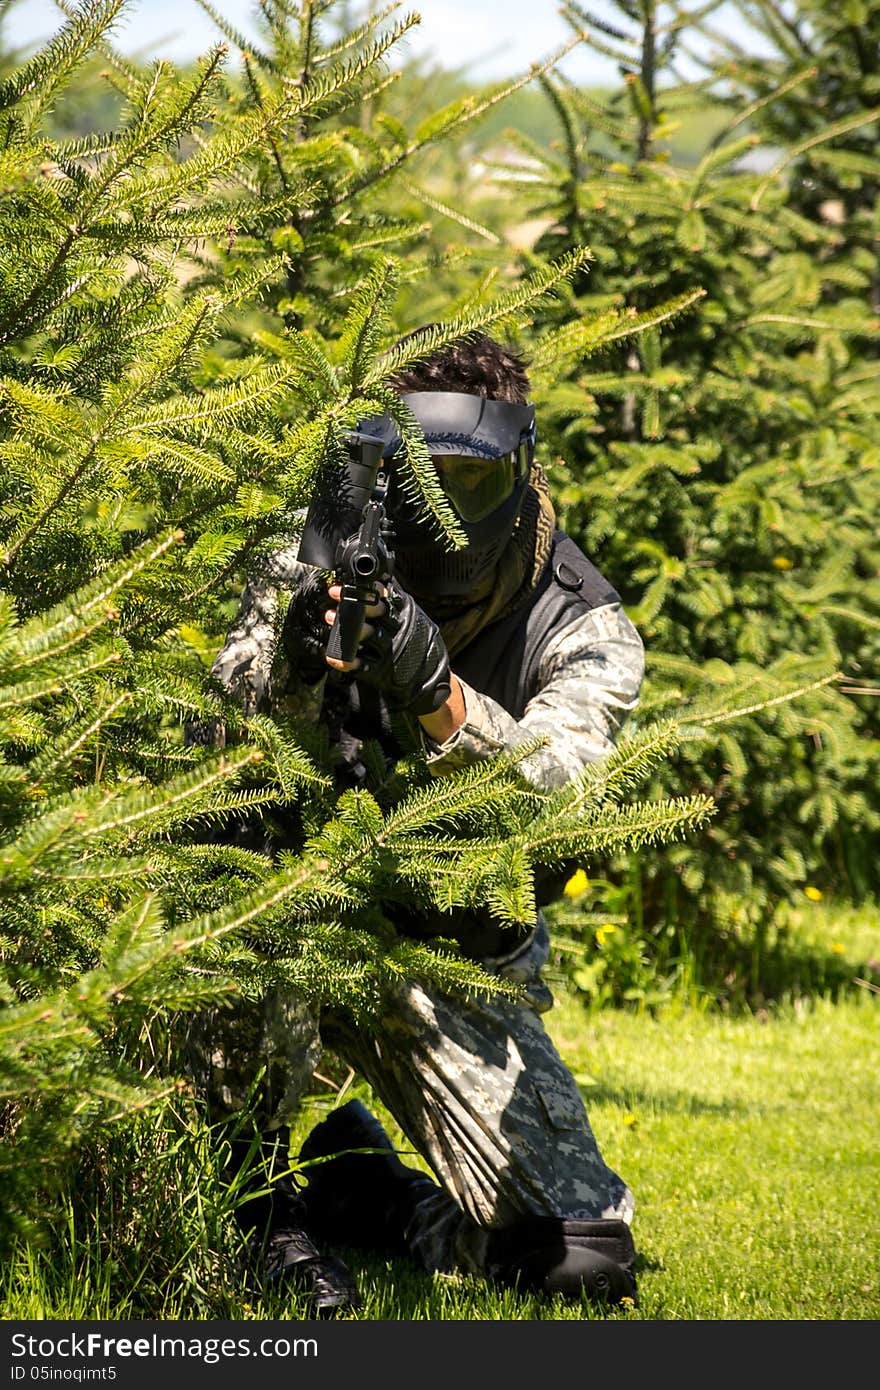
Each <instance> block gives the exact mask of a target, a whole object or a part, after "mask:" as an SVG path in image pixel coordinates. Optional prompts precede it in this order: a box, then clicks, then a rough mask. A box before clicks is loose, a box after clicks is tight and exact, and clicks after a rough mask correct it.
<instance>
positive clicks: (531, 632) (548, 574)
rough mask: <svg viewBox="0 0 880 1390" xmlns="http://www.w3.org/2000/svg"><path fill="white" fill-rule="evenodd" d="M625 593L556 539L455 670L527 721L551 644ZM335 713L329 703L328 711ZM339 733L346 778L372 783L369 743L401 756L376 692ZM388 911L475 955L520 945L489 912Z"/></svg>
mask: <svg viewBox="0 0 880 1390" xmlns="http://www.w3.org/2000/svg"><path fill="white" fill-rule="evenodd" d="M619 602H620V596H619V595H618V593H617V592H616V590H615V589H614V588H612V586H611V585H610V584H609V583H608V580H607V579H605V578H604V576H603V575H602V574H600V573H599V571H598V570H597V569H596V567H595V565H593V564H592V563H591V562H590V561H589V560H588V559H587V557H586V555H584V554H583V552H582V551H581V550H579V549H578V547H577V546H576V545H575V543H574V541H573V540H571V539H570V537H568V536H566V535H565V533H564V532H562V531H557V532H556V533H555V534H554V537H553V546H552V549H551V552H550V560H549V562H548V564H547V567H546V569H545V571H544V574H543V576H542V578H541V580H540V582H539V583H538V585H537V587H536V588H535V590H534V592H533V593H532V594H531V595H530V596H529V598H528V599H527V600H526V602H525V603H523V604H521V605H520V606H519V607H518V608H517V609H516V610H515V611H514V612H513V613H510V614H509V615H508V616H507V617H506V618H502V619H500V620H499V621H498V622H496V623H493V624H492V625H491V626H490V627H487V628H485V629H484V630H483V631H482V632H479V633H478V634H477V636H476V637H475V638H474V639H473V641H471V642H469V643H468V645H467V646H466V647H464V648H463V649H462V650H461V651H460V652H457V653H456V655H455V657H454V658H453V660H452V669H453V670H454V672H455V674H456V675H457V676H459V677H460V679H461V680H463V681H466V682H467V684H468V685H469V686H471V687H472V688H473V689H474V690H477V691H479V693H480V694H481V695H488V696H489V697H490V698H491V699H493V700H495V701H497V703H498V704H499V705H501V706H502V708H503V709H505V710H507V712H508V714H510V715H512V716H513V718H514V719H521V718H522V715H523V713H524V711H525V707H526V705H527V704H528V702H529V700H531V699H532V697H533V696H534V695H536V694H537V692H538V674H539V670H540V665H541V657H542V656H543V654H544V651H545V649H546V647H547V644H548V642H549V641H550V640H551V638H553V637H554V636H556V634H557V633H559V632H560V631H563V630H564V629H565V628H567V627H568V626H569V625H570V624H571V623H572V622H574V621H575V620H576V619H577V618H580V617H581V616H582V615H584V614H585V613H588V612H590V611H591V610H592V609H594V608H601V607H603V606H604V605H605V604H608V603H619ZM328 713H329V710H328V709H327V706H326V702H325V715H326V714H328ZM329 722H330V725H331V738H332V739H333V741H334V743H335V744H336V747H337V749H338V751H339V753H340V755H341V767H340V769H339V771H340V772H341V774H342V777H341V779H340V780H341V782H342V783H343V784H347V785H349V786H350V785H353V784H354V785H357V784H360V785H365V784H368V781H369V776H368V772H367V769H366V768H365V767H364V765H363V763H362V762H361V761H360V756H359V755H360V750H361V748H362V746H363V741H364V740H366V739H368V738H370V739H374V740H375V739H377V738H378V741H379V742H380V744H381V745H382V746H383V748H384V750H385V753H386V756H387V757H388V758H389V759H390V758H392V757H393V756H395V754H396V753H399V747H397V746H396V740H395V738H394V735H393V731H392V728H391V725H390V721H389V719H388V714H387V711H386V710H385V709H384V706H383V702H382V701H381V700H380V699H379V698H378V696H377V695H376V692H375V691H370V690H368V689H362V690H361V689H358V687H356V686H355V687H348V695H347V699H346V703H345V705H344V706H342V705H339V706H337V716H336V719H335V720H333V719H332V718H331V719H330V721H329ZM572 868H573V866H571V865H564V866H560V868H558V869H557V870H552V871H551V870H539V871H538V872H537V873H536V884H535V887H536V895H537V901H538V903H539V904H540V903H548V902H552V901H553V899H554V898H556V897H558V895H559V893H560V891H561V889H562V885H563V883H564V882H565V881H566V879H567V878H568V876H569V874H570V872H571V870H572ZM384 910H385V912H386V914H387V916H388V917H389V918H390V919H391V920H392V921H393V922H394V923H395V925H396V926H397V928H398V930H400V931H402V932H405V933H406V934H407V935H409V936H414V937H417V938H422V939H425V938H430V937H436V936H445V937H450V938H453V939H455V940H457V941H458V942H459V943H460V945H461V946H462V948H463V949H464V950H465V952H466V953H467V954H468V955H471V956H473V957H474V958H475V959H486V958H487V957H498V956H503V955H505V954H507V953H508V952H510V951H511V950H513V949H515V947H516V945H517V941H518V935H517V932H516V931H515V929H514V928H511V927H503V926H501V925H499V923H498V922H497V921H496V920H495V919H494V918H492V917H491V915H490V914H489V913H488V911H479V910H478V911H475V912H474V911H469V912H463V911H461V910H459V909H456V910H455V911H453V912H451V913H442V914H441V913H439V912H432V913H429V914H422V913H418V912H416V911H410V910H409V909H407V908H406V907H404V906H402V905H399V904H397V905H394V906H393V907H392V906H388V907H386V908H385V909H384Z"/></svg>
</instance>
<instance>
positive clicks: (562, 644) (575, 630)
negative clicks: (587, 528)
mask: <svg viewBox="0 0 880 1390" xmlns="http://www.w3.org/2000/svg"><path fill="white" fill-rule="evenodd" d="M644 667H645V656H644V647H643V645H642V640H641V638H640V637H639V634H638V632H637V631H636V629H635V627H634V626H633V624H632V623H631V622H630V620H629V618H628V617H627V616H626V614H625V613H624V611H623V609H622V607H621V605H620V604H619V603H609V604H605V605H603V606H602V607H601V608H594V609H592V611H591V612H589V613H585V614H584V615H583V617H580V618H577V619H576V620H575V621H574V622H573V623H571V624H570V625H569V626H568V627H566V628H563V630H562V631H561V632H560V633H558V634H557V635H556V637H554V638H553V640H552V641H551V642H549V643H548V644H547V648H546V650H545V651H544V653H543V656H542V657H541V665H540V669H539V673H538V691H537V693H536V694H535V695H534V697H533V698H532V699H531V700H530V701H529V703H528V704H527V705H526V708H525V711H524V713H523V717H522V719H519V720H517V719H514V718H513V716H512V715H510V714H508V713H507V711H506V710H505V709H503V708H502V706H501V705H499V704H498V703H497V702H496V701H495V700H492V699H490V698H489V696H487V695H481V694H479V692H478V691H476V690H474V689H473V688H472V687H471V686H469V685H466V684H465V683H464V681H462V682H461V685H462V691H463V693H464V699H465V722H464V724H463V725H462V727H461V728H460V729H458V730H457V731H456V732H455V733H454V734H453V735H452V737H451V738H449V739H447V740H446V742H445V743H442V744H430V743H429V744H428V762H429V764H430V765H431V769H432V771H433V772H434V773H437V774H439V773H445V772H450V771H453V770H454V769H456V768H459V767H464V766H466V765H467V764H469V763H474V762H479V761H480V760H482V759H483V758H491V757H494V756H495V755H496V754H497V753H500V752H504V751H505V750H507V749H512V748H517V747H521V746H522V745H523V744H524V743H528V742H530V741H531V740H533V739H534V738H536V737H538V736H542V737H544V738H546V740H547V742H546V744H545V745H544V746H543V747H542V748H539V749H538V750H537V752H535V753H532V754H531V755H530V756H529V757H528V758H526V759H524V760H523V762H522V763H520V768H521V770H522V772H523V775H524V776H525V777H527V778H528V780H529V781H530V782H532V783H533V784H534V785H535V786H537V787H541V788H542V789H544V790H550V789H552V788H554V787H560V786H562V785H563V784H564V783H565V782H568V781H570V780H571V778H572V777H576V776H577V775H578V773H579V772H581V771H582V769H583V768H584V766H585V765H586V764H587V763H595V762H598V761H599V760H600V759H601V758H603V757H605V756H606V755H607V754H608V753H610V752H611V750H612V748H613V747H614V741H615V739H616V737H617V734H618V732H619V731H620V729H621V727H622V725H623V723H624V720H625V719H626V717H627V715H628V714H629V712H630V711H631V710H633V709H635V707H636V705H637V703H638V696H639V689H640V687H641V683H642V676H643V674H644Z"/></svg>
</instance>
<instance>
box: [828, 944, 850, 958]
mask: <svg viewBox="0 0 880 1390" xmlns="http://www.w3.org/2000/svg"><path fill="white" fill-rule="evenodd" d="M831 949H832V951H833V952H834V954H835V955H836V956H842V955H843V953H844V950H845V949H846V948H845V947H844V945H843V942H842V941H832V943H831Z"/></svg>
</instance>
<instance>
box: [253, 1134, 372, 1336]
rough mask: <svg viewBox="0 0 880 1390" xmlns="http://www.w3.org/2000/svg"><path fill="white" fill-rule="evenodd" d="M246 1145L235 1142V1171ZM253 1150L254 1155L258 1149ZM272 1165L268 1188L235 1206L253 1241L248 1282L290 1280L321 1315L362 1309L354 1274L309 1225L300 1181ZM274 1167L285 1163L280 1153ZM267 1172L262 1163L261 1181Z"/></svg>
mask: <svg viewBox="0 0 880 1390" xmlns="http://www.w3.org/2000/svg"><path fill="white" fill-rule="evenodd" d="M245 1148H247V1146H241V1145H233V1161H232V1164H231V1165H230V1167H231V1171H232V1172H233V1173H235V1171H236V1170H237V1169H238V1168H240V1166H241V1163H242V1161H243V1149H245ZM247 1151H248V1154H249V1155H250V1156H252V1149H250V1148H248V1149H247ZM272 1166H273V1165H272V1162H271V1161H270V1163H268V1164H267V1165H266V1168H265V1176H266V1179H267V1181H266V1183H265V1184H264V1185H263V1190H261V1191H259V1192H258V1193H257V1194H256V1195H254V1196H252V1197H250V1198H246V1199H245V1200H244V1201H242V1202H240V1203H239V1205H238V1206H237V1207H236V1209H235V1218H236V1222H237V1223H238V1226H239V1228H240V1229H241V1231H242V1234H243V1235H244V1236H245V1237H246V1240H247V1243H246V1253H245V1277H246V1279H247V1281H248V1283H249V1284H250V1285H251V1286H252V1287H257V1288H258V1287H259V1286H260V1285H265V1284H278V1283H281V1281H282V1280H283V1281H285V1282H288V1281H289V1283H290V1286H291V1288H292V1289H295V1290H296V1291H297V1292H299V1293H303V1294H305V1295H306V1296H307V1298H308V1302H309V1305H310V1307H311V1308H312V1310H313V1311H314V1315H315V1316H316V1317H319V1318H324V1317H333V1316H335V1314H336V1313H338V1312H345V1311H347V1310H348V1309H351V1308H356V1307H357V1306H358V1303H359V1301H360V1300H359V1296H358V1290H357V1285H356V1284H355V1281H354V1277H353V1275H352V1274H351V1272H350V1270H349V1269H348V1268H347V1267H346V1266H345V1265H344V1264H343V1263H342V1261H341V1260H338V1259H336V1258H335V1257H334V1256H332V1255H322V1254H321V1252H320V1250H319V1249H318V1248H317V1246H316V1245H315V1244H314V1242H313V1240H312V1236H311V1233H310V1230H309V1229H308V1227H307V1215H306V1207H305V1202H304V1201H303V1198H302V1196H301V1194H300V1192H299V1191H298V1190H297V1187H296V1184H295V1183H294V1181H293V1179H292V1178H291V1177H290V1176H287V1175H285V1176H283V1177H274V1176H273V1174H272ZM274 1166H276V1167H277V1166H279V1165H278V1162H277V1156H275V1165H274ZM261 1176H263V1174H261V1172H260V1169H259V1167H257V1171H256V1180H257V1181H258V1182H259V1179H260V1177H261ZM266 1187H268V1190H265V1188H266Z"/></svg>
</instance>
